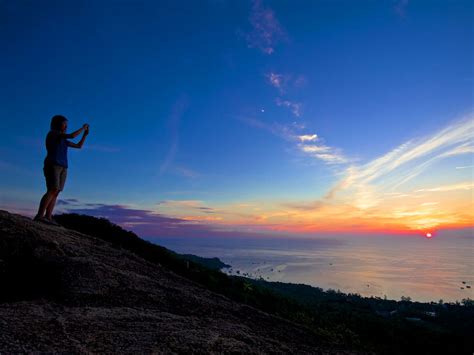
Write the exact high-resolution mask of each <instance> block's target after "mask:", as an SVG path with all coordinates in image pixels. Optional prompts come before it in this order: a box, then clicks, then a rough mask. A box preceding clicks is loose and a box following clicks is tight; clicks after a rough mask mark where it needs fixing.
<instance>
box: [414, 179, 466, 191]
mask: <svg viewBox="0 0 474 355" xmlns="http://www.w3.org/2000/svg"><path fill="white" fill-rule="evenodd" d="M472 189H474V182H472V181H465V182H461V183H459V184H453V185H443V186H437V187H430V188H426V189H419V190H416V192H448V191H456V190H472Z"/></svg>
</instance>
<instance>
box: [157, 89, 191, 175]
mask: <svg viewBox="0 0 474 355" xmlns="http://www.w3.org/2000/svg"><path fill="white" fill-rule="evenodd" d="M187 108H188V99H187V96H186V95H182V96H181V97H180V98H179V99H178V100H177V101H176V102H175V104H174V105H173V108H172V109H171V113H170V116H169V117H168V125H169V136H170V137H171V144H170V147H169V149H168V153H167V154H166V156H165V159H164V160H163V162H162V163H161V165H160V169H159V174H160V175H162V174H164V173H165V172H166V171H167V170H168V168H169V166H170V165H171V164H172V163H173V161H174V158H175V156H176V153H177V152H178V148H179V135H178V133H179V132H178V130H179V124H180V121H181V118H182V116H183V114H184V112H185V111H186V109H187Z"/></svg>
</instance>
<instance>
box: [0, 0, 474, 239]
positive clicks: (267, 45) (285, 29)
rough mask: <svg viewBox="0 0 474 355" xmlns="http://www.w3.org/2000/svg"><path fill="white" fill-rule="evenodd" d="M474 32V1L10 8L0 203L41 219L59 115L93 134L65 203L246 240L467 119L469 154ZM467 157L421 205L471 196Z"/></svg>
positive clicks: (72, 173)
mask: <svg viewBox="0 0 474 355" xmlns="http://www.w3.org/2000/svg"><path fill="white" fill-rule="evenodd" d="M472 23H473V3H472V2H471V1H407V0H402V1H299V2H290V1H264V2H262V1H225V0H222V1H221V0H213V1H200V2H196V1H166V2H165V1H160V2H156V1H133V2H132V1H94V2H93V1H68V2H56V1H41V2H35V1H0V43H1V47H2V49H3V55H2V56H1V59H0V61H1V65H0V74H1V77H2V82H3V85H2V86H1V87H0V90H1V91H0V97H1V105H0V116H1V117H2V120H1V122H2V131H3V132H4V135H3V138H2V140H1V142H0V172H1V175H0V186H1V187H0V205H1V207H2V208H7V209H10V210H18V211H20V212H23V213H31V211H34V209H35V208H36V204H37V201H38V200H39V198H40V197H41V194H42V193H43V190H44V181H43V176H42V169H41V168H42V160H43V158H44V155H45V149H44V146H43V141H44V137H45V135H46V133H47V131H48V128H49V120H50V118H51V117H52V116H53V115H55V114H63V115H65V116H66V117H68V119H69V126H70V130H72V129H75V127H79V126H80V125H82V124H83V123H85V122H87V123H89V124H90V125H91V134H90V136H89V137H88V139H87V141H86V144H85V148H84V149H83V150H82V151H79V152H78V151H70V153H69V154H70V162H71V164H70V170H69V177H68V182H67V185H66V190H65V191H64V193H63V195H62V196H63V198H64V199H66V198H74V199H77V200H79V201H81V203H82V205H81V207H84V206H83V205H84V204H85V203H103V204H110V205H121V206H127V207H130V208H136V209H146V210H148V211H150V212H151V213H160V214H163V215H166V216H170V217H179V218H185V217H186V218H188V219H189V220H192V221H195V222H196V223H201V219H200V218H194V219H193V217H199V216H200V215H197V216H195V215H190V212H189V211H188V210H186V208H188V207H189V206H191V205H193V204H194V206H198V205H199V206H207V207H209V208H214V209H216V210H219V211H223V210H225V211H226V212H225V213H224V214H225V216H224V215H221V217H222V219H221V220H220V221H222V223H224V224H225V225H239V226H246V227H245V229H246V230H251V229H252V226H253V225H254V224H253V223H254V221H260V220H259V218H260V217H261V215H256V214H258V213H259V212H258V211H259V210H258V209H262V210H264V211H265V213H267V215H266V216H267V217H268V213H270V211H271V212H272V213H274V212H275V211H276V210H278V208H280V206H281V205H286V206H288V205H289V204H291V205H294V204H300V203H303V204H308V203H309V204H311V203H313V202H314V203H317V202H318V201H321V200H322V199H324V196H327V195H328V193H329V191H332V189H333V188H334V186H337V185H338V183H339V182H340V181H341V179H342V180H343V179H344V177H345V176H346V177H347V176H348V172H349V171H350V168H351V167H353V166H359V167H362V166H367V165H368V164H369V163H370V162H373V161H375V160H376V159H377V158H378V157H383V156H385V154H387V153H388V152H391V151H393V150H394V149H397V147H401V146H403V144H405V143H407V142H418V143H419V142H420V141H422V140H423V139H427V140H429V139H430V137H434V136H436V134H437V132H442V131H443V130H444V129H450V128H452V127H454V126H455V125H456V122H459V121H460V120H461V121H463V120H464V121H463V122H467V123H465V124H464V126H463V127H464V128H462V132H461V133H460V134H459V135H454V136H455V138H453V139H454V140H453V141H449V142H448V143H442V144H445V146H442V147H445V148H446V149H448V148H449V147H452V145H453V144H454V145H455V144H458V147H466V144H467V143H469V142H468V139H466V136H465V134H464V133H465V132H466V130H467V131H468V132H470V131H469V130H472V124H471V125H469V120H470V118H469V117H471V116H470V115H472V109H473V104H472V102H473V101H472V99H473V65H472V63H473V43H474V42H473V26H472ZM466 117H467V119H466ZM466 120H467V121H466ZM453 125H454V126H453ZM463 132H464V133H463ZM463 134H464V135H463ZM313 135H317V137H313V138H311V137H312V136H313ZM303 136H307V139H306V140H305V138H301V137H303ZM298 137H299V138H298ZM456 137H457V138H456ZM295 139H296V141H295ZM298 142H299V143H298ZM316 142H318V143H317V144H316ZM466 142H467V143H466ZM306 143H312V144H313V146H311V147H309V146H308V145H307V144H306ZM418 143H417V144H418ZM305 144H306V145H305ZM314 144H316V145H314ZM440 144H441V143H440ZM467 146H468V148H467V150H466V149H465V150H466V152H463V153H462V154H457V153H456V154H451V155H449V156H450V157H451V158H450V159H447V160H448V161H447V160H446V159H444V160H443V161H440V162H437V163H436V164H437V165H436V169H432V170H430V173H429V174H428V173H427V172H424V174H423V173H421V172H420V173H419V174H418V176H417V179H415V180H412V181H411V183H413V185H412V186H411V188H412V190H413V189H415V191H418V190H422V189H425V190H427V189H430V188H431V189H433V188H436V186H438V185H440V184H441V185H443V186H444V185H447V184H449V185H450V186H461V185H459V184H461V183H463V184H464V185H462V186H464V188H463V189H462V191H470V192H469V193H471V194H472V188H471V187H467V190H466V185H465V183H466V181H469V179H470V180H471V181H472V152H471V150H470V149H471V146H470V145H469V144H468V145H467ZM308 147H309V148H308ZM436 147H439V146H436ZM445 153H447V152H446V151H445ZM465 153H467V154H465ZM454 155H455V156H454ZM453 156H454V157H453ZM429 157H430V155H429V154H425V156H424V157H422V158H423V159H425V160H423V161H421V162H420V161H413V162H412V163H413V164H414V165H413V166H410V167H407V169H408V168H410V169H413V168H414V167H415V166H417V165H418V166H419V165H420V164H423V163H425V162H427V160H426V159H428V158H429ZM469 166H471V168H469ZM464 167H467V168H464ZM456 168H464V169H456ZM384 179H386V181H388V180H390V179H400V182H401V181H402V180H403V179H404V178H403V177H402V176H401V175H400V176H399V175H393V176H392V175H390V176H386V177H384ZM456 184H457V185H456ZM395 185H396V186H397V187H398V185H397V184H395ZM395 185H393V186H395ZM391 186H392V185H391ZM372 187H373V186H371V188H372ZM378 187H379V186H377V188H378ZM416 189H417V190H416ZM458 190H459V189H458ZM399 192H400V191H398V190H397V189H395V188H393V189H392V190H390V192H387V191H385V190H384V193H399ZM405 192H406V191H405ZM378 193H379V192H378ZM353 196H355V195H353ZM430 198H431V196H430ZM443 198H445V197H443ZM443 198H441V200H443ZM354 199H355V198H353V200H354ZM431 200H433V198H431ZM431 200H430V201H428V202H425V203H432V201H431ZM441 200H440V201H441ZM183 201H185V203H184V204H183ZM186 201H187V202H186ZM190 201H194V202H190ZM357 201H360V199H358V198H357ZM443 201H444V200H443ZM372 202H373V201H371V203H372ZM435 202H436V203H439V201H438V200H437V201H435ZM461 202H462V203H461ZM449 203H450V204H454V205H456V206H458V207H457V208H458V209H459V208H461V206H466V203H467V202H466V201H465V200H463V199H462V197H459V199H456V200H455V201H450V202H449ZM239 204H240V205H242V206H241V207H235V206H236V205H239ZM344 204H345V202H344ZM244 205H252V206H253V207H252V208H257V210H255V211H256V212H252V213H250V212H249V211H247V212H245V216H246V217H245V218H244V217H242V218H240V217H239V214H241V212H242V211H241V209H242V208H245V206H244ZM178 206H181V207H183V209H182V210H179V208H178ZM318 206H319V205H318ZM355 206H356V207H357V208H362V209H363V208H366V205H364V206H365V207H364V206H362V205H360V204H357V203H356V204H355ZM367 206H368V205H367ZM370 207H372V206H370ZM399 207H400V208H401V207H403V206H399ZM410 208H413V207H410ZM230 211H233V212H232V213H234V216H230V214H231V212H230ZM344 211H345V210H341V214H344V213H346V212H344ZM397 211H398V212H400V211H399V210H397ZM397 211H393V210H392V214H393V213H398V212H397ZM217 212H218V211H217ZM217 212H216V213H217ZM293 212H294V211H293ZM293 212H292V216H293ZM275 213H276V212H275ZM278 213H280V214H278V216H279V217H278V218H281V219H280V220H278V221H274V223H273V222H272V223H271V225H274V224H282V223H284V221H285V217H282V214H281V213H283V212H281V211H280V212H278ZM217 214H218V213H217ZM283 216H284V214H283ZM201 217H202V216H201ZM267 217H265V218H267ZM295 218H296V219H295V220H294V221H292V223H296V224H297V221H298V220H299V219H298V217H295ZM315 218H316V217H315ZM463 218H464V219H463V222H462V223H461V222H459V221H457V222H456V221H455V222H453V223H454V224H456V223H458V222H459V223H461V224H462V225H465V224H466V218H468V219H469V218H471V216H467V217H466V216H464V217H463ZM218 221H219V220H217V219H216V220H215V222H216V223H221V222H218ZM208 222H209V223H211V221H210V220H209V221H208ZM208 222H206V223H208ZM471 222H472V219H471ZM212 223H214V222H212ZM302 223H303V222H302ZM448 224H449V223H448ZM316 229H317V228H316Z"/></svg>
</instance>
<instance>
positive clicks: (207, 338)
mask: <svg viewBox="0 0 474 355" xmlns="http://www.w3.org/2000/svg"><path fill="white" fill-rule="evenodd" d="M0 284H1V294H0V353H12V352H13V353H18V352H67V353H71V352H73V353H79V352H100V353H103V352H114V353H115V352H120V353H132V352H133V353H151V352H153V353H230V352H237V353H298V354H301V353H346V352H344V351H338V350H335V349H328V348H327V347H322V346H321V345H320V344H319V342H318V340H317V338H316V337H315V335H314V334H313V333H312V332H311V331H310V330H307V329H305V328H302V327H300V326H299V325H297V324H293V323H291V322H288V321H286V320H283V319H280V318H278V317H275V316H272V315H269V314H266V313H263V312H261V311H259V310H256V309H254V308H251V307H249V306H246V305H243V304H239V303H236V302H233V301H231V300H229V299H227V298H225V297H223V296H221V295H219V294H216V293H213V292H211V291H209V290H207V289H205V288H204V287H202V286H200V285H198V284H196V283H194V282H192V281H190V280H188V279H186V278H183V277H181V276H178V275H176V274H174V273H172V272H171V271H169V270H167V269H166V268H164V267H162V266H160V265H156V264H152V263H149V262H147V261H145V260H143V259H141V258H139V257H138V256H136V255H134V254H132V253H131V252H128V251H127V250H123V249H120V248H117V247H116V246H114V245H112V244H109V243H107V242H105V241H103V240H100V239H97V238H94V237H91V236H88V235H85V234H81V233H78V232H75V231H71V230H68V229H65V228H62V227H54V226H48V225H44V224H41V223H37V222H33V221H31V220H29V219H28V218H26V217H22V216H19V215H14V214H10V213H8V212H6V211H0Z"/></svg>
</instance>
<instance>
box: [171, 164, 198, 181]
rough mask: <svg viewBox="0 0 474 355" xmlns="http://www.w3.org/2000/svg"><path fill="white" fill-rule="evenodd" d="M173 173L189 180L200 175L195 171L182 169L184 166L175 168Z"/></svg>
mask: <svg viewBox="0 0 474 355" xmlns="http://www.w3.org/2000/svg"><path fill="white" fill-rule="evenodd" d="M175 171H176V173H177V174H179V175H181V176H183V177H186V178H189V179H196V178H198V177H200V176H201V174H200V173H198V172H197V171H195V170H193V169H190V168H187V167H184V166H177V167H176V168H175Z"/></svg>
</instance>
